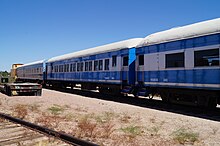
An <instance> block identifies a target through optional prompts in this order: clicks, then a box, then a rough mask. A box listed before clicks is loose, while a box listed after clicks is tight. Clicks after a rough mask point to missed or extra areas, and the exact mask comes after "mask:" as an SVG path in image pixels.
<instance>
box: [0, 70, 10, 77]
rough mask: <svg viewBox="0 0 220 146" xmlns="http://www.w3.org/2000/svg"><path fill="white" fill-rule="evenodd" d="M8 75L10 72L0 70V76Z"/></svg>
mask: <svg viewBox="0 0 220 146" xmlns="http://www.w3.org/2000/svg"><path fill="white" fill-rule="evenodd" d="M9 75H10V73H9V72H7V71H0V76H2V77H7V76H9Z"/></svg>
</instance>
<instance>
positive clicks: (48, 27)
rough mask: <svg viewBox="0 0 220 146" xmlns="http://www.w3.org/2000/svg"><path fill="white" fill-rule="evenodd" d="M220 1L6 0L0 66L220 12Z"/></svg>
mask: <svg viewBox="0 0 220 146" xmlns="http://www.w3.org/2000/svg"><path fill="white" fill-rule="evenodd" d="M219 6H220V0H0V70H10V68H11V65H12V64H13V63H29V62H33V61H37V60H41V59H47V58H51V57H54V56H57V55H62V54H66V53H70V52H74V51H78V50H82V49H86V48H90V47H95V46H99V45H104V44H108V43H112V42H116V41H121V40H125V39H129V38H135V37H145V36H147V35H149V34H151V33H154V32H158V31H162V30H166V29H169V28H172V27H177V26H183V25H187V24H191V23H195V22H200V21H204V20H209V19H214V18H218V17H220V8H219Z"/></svg>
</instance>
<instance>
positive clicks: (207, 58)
mask: <svg viewBox="0 0 220 146" xmlns="http://www.w3.org/2000/svg"><path fill="white" fill-rule="evenodd" d="M219 60H220V59H219V49H211V50H202V51H195V52H194V64H195V67H196V66H219Z"/></svg>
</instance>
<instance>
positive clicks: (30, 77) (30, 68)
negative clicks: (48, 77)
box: [17, 60, 44, 83]
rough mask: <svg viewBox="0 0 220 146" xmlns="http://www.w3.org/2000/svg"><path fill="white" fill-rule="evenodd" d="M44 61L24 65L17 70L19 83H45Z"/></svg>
mask: <svg viewBox="0 0 220 146" xmlns="http://www.w3.org/2000/svg"><path fill="white" fill-rule="evenodd" d="M43 64H44V60H40V61H36V62H32V63H28V64H24V65H22V66H20V67H18V68H17V81H24V82H39V83H42V82H43V71H44V65H43Z"/></svg>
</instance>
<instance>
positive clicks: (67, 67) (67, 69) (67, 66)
mask: <svg viewBox="0 0 220 146" xmlns="http://www.w3.org/2000/svg"><path fill="white" fill-rule="evenodd" d="M66 71H67V72H69V64H67V65H66Z"/></svg>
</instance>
